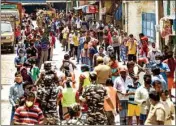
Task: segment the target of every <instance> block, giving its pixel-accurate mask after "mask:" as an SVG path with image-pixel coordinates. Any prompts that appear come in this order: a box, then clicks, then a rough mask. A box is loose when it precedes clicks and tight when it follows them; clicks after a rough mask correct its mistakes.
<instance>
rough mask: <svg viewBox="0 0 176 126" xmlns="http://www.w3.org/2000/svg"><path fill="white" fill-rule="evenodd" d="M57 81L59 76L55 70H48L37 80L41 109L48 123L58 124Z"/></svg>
mask: <svg viewBox="0 0 176 126" xmlns="http://www.w3.org/2000/svg"><path fill="white" fill-rule="evenodd" d="M57 83H58V78H57V76H56V74H55V72H54V71H51V70H50V71H46V72H45V73H44V74H43V77H42V78H40V79H39V80H38V81H37V85H39V86H38V91H37V96H38V98H39V99H40V100H41V109H42V111H43V114H44V116H45V118H46V119H47V120H48V121H46V125H56V124H58V114H57V105H56V100H57V92H58V91H57Z"/></svg>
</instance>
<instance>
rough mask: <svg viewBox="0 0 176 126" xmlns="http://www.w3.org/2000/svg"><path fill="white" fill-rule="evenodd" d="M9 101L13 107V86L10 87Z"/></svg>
mask: <svg viewBox="0 0 176 126" xmlns="http://www.w3.org/2000/svg"><path fill="white" fill-rule="evenodd" d="M9 102H10V104H11V105H12V106H13V107H15V102H14V100H13V86H12V87H10V92H9Z"/></svg>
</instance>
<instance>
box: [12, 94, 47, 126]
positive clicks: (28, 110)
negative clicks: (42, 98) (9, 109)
mask: <svg viewBox="0 0 176 126" xmlns="http://www.w3.org/2000/svg"><path fill="white" fill-rule="evenodd" d="M34 103H35V94H34V93H33V92H29V93H28V94H27V98H26V101H25V104H24V105H23V106H21V107H18V108H17V109H16V111H15V115H14V118H13V120H14V124H15V125H42V124H44V115H43V112H42V110H41V109H40V108H39V107H38V106H35V105H34Z"/></svg>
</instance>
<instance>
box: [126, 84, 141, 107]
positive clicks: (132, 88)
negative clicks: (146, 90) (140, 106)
mask: <svg viewBox="0 0 176 126" xmlns="http://www.w3.org/2000/svg"><path fill="white" fill-rule="evenodd" d="M140 86H141V84H140V83H139V82H138V85H137V86H136V87H134V86H132V85H128V89H127V92H128V93H135V92H136V90H137V88H138V87H140ZM134 96H135V95H129V100H128V103H130V104H134V105H137V103H136V102H135V101H134Z"/></svg>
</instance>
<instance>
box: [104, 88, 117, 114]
mask: <svg viewBox="0 0 176 126" xmlns="http://www.w3.org/2000/svg"><path fill="white" fill-rule="evenodd" d="M106 90H107V92H108V95H109V97H110V99H111V101H112V103H113V105H114V107H115V108H116V97H117V90H116V89H115V88H114V87H111V86H108V87H106ZM104 109H105V111H112V110H113V109H112V108H111V107H110V106H109V104H108V103H107V101H106V100H104Z"/></svg>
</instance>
